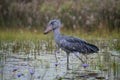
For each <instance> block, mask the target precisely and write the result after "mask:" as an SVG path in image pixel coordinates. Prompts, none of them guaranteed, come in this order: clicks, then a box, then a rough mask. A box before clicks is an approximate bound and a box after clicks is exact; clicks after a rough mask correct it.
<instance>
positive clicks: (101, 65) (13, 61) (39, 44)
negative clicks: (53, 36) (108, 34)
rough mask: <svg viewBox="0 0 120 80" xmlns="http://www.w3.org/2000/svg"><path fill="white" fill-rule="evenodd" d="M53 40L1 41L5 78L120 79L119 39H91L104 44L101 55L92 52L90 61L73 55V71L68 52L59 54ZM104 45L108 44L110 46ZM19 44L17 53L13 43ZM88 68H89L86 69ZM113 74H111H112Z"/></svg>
mask: <svg viewBox="0 0 120 80" xmlns="http://www.w3.org/2000/svg"><path fill="white" fill-rule="evenodd" d="M53 42H54V41H48V42H47V41H46V40H37V41H34V40H23V41H16V40H15V41H1V45H0V46H1V48H0V57H1V58H0V60H1V62H0V66H3V67H0V72H1V73H0V75H3V77H1V79H3V78H4V79H7V78H10V77H9V76H13V77H11V78H10V79H11V80H12V79H16V78H20V79H23V78H25V79H31V80H34V79H39V80H44V79H49V80H53V79H54V78H56V76H57V75H59V76H58V77H57V78H56V79H58V80H62V79H63V80H64V79H65V80H67V79H84V78H87V79H89V78H93V80H94V79H103V78H104V79H107V78H109V79H114V78H115V77H117V78H119V75H120V67H119V65H120V63H119V60H120V58H119V52H118V51H116V50H115V49H114V48H115V46H116V45H119V43H120V42H119V40H116V39H115V40H113V39H112V40H108V41H107V40H95V41H91V42H92V43H95V44H96V45H98V46H99V47H100V52H99V54H96V55H95V54H92V55H88V60H87V63H84V64H81V63H80V62H79V60H78V59H76V57H75V56H73V55H71V56H70V59H71V61H70V68H72V70H70V71H67V70H66V54H64V52H61V53H60V54H59V52H60V51H59V50H58V49H57V48H56V47H55V44H54V43H53ZM16 43H17V44H16ZM48 44H49V46H48ZM103 44H107V46H106V45H105V46H104V45H103ZM18 45H19V49H16V50H15V52H13V49H14V48H13V46H18ZM47 48H50V49H47ZM47 50H48V51H47ZM55 56H56V57H55ZM35 57H36V58H35ZM74 57H75V58H74ZM56 58H57V60H56ZM81 65H82V66H81ZM33 67H34V69H33ZM3 68H5V69H3ZM84 68H87V70H83V69H84ZM79 70H80V71H79ZM3 71H4V73H3ZM6 71H7V72H6ZM11 73H12V74H11ZM7 75H8V76H7ZM28 75H30V76H28ZM109 75H111V76H110V77H108V76H109ZM4 76H7V77H4ZM85 76H86V77H85Z"/></svg>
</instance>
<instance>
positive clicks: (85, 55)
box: [84, 54, 88, 63]
mask: <svg viewBox="0 0 120 80" xmlns="http://www.w3.org/2000/svg"><path fill="white" fill-rule="evenodd" d="M84 57H85V59H86V63H87V59H88V57H87V54H84Z"/></svg>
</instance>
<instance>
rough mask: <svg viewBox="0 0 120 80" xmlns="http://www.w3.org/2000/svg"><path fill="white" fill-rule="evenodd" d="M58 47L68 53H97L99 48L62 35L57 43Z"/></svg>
mask: <svg viewBox="0 0 120 80" xmlns="http://www.w3.org/2000/svg"><path fill="white" fill-rule="evenodd" d="M56 42H57V44H58V46H59V47H60V48H61V49H63V50H64V51H66V52H69V53H72V52H80V53H86V54H87V53H97V52H98V51H99V49H98V47H97V46H95V45H93V44H90V43H87V42H86V41H84V40H81V39H79V38H75V37H71V36H64V35H61V36H60V37H59V40H58V41H56Z"/></svg>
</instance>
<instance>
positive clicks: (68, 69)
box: [67, 53, 70, 70]
mask: <svg viewBox="0 0 120 80" xmlns="http://www.w3.org/2000/svg"><path fill="white" fill-rule="evenodd" d="M69 55H70V53H67V70H69V69H70V68H69Z"/></svg>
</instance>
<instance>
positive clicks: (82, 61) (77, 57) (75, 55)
mask: <svg viewBox="0 0 120 80" xmlns="http://www.w3.org/2000/svg"><path fill="white" fill-rule="evenodd" d="M75 56H76V57H77V58H78V59H79V60H81V62H82V63H85V62H84V61H83V60H82V59H81V58H80V57H79V56H78V55H77V54H75Z"/></svg>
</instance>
